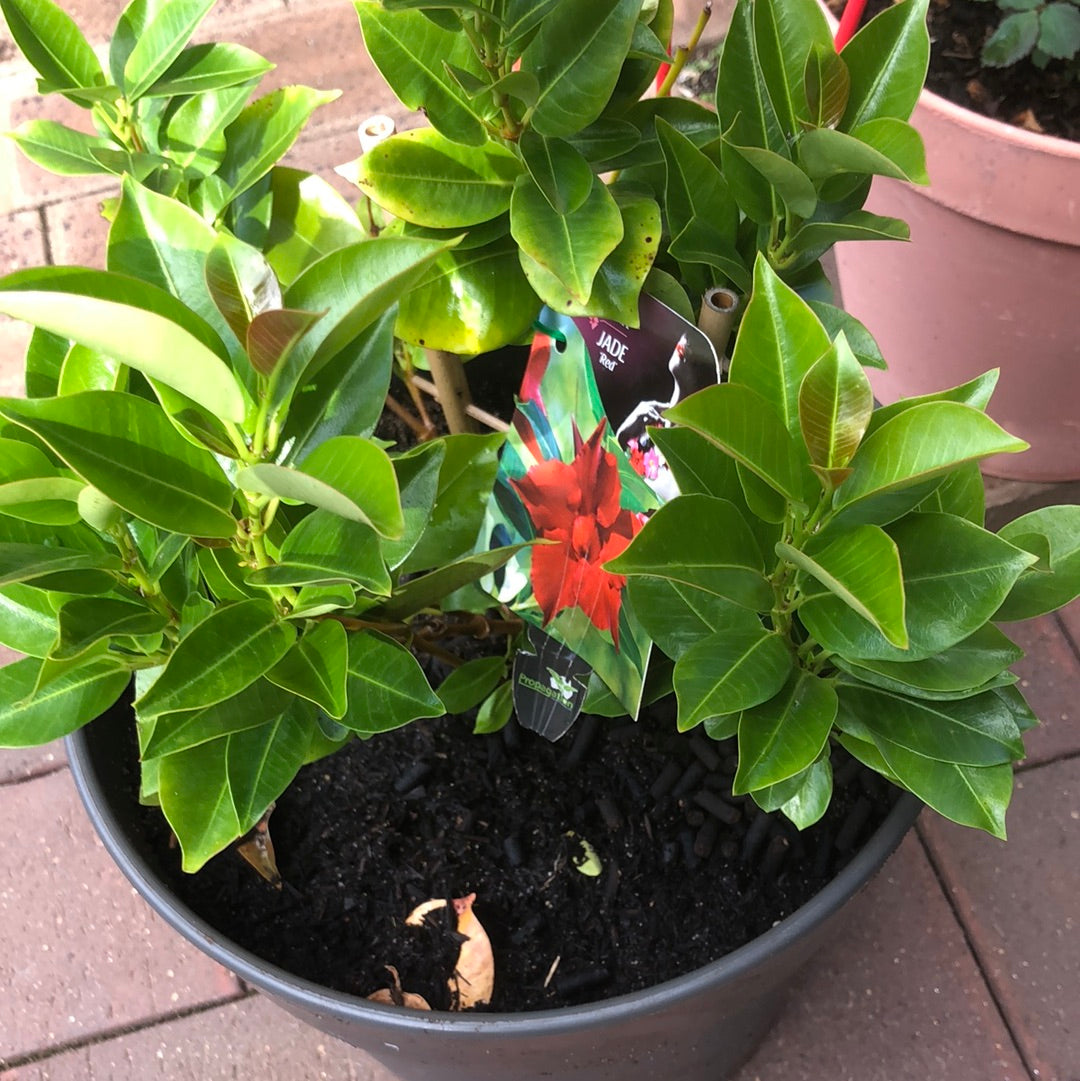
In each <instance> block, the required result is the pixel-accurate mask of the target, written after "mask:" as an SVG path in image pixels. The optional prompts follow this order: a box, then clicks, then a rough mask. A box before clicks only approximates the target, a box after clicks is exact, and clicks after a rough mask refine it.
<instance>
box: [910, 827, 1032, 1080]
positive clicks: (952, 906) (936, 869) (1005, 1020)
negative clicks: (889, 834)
mask: <svg viewBox="0 0 1080 1081" xmlns="http://www.w3.org/2000/svg"><path fill="white" fill-rule="evenodd" d="M915 835H916V836H917V837H918V839H919V844H920V845H921V846H922V850H923V852H924V854H925V855H926V859H927V862H928V863H929V864H930V870H931V871H932V872H933V875H934V878H935V879H936V880H937V884H938V888H939V889H940V890H941V892H942V894H943V895H944V897H945V902H946V904H948V906H949V910H950V911H951V912H952V914H953V919H955V920H956V922H957V925H958V926H959V927H960V933H961V934H962V935H963V936H964V945H965V946H966V947H967V951H968V953H969V954H970V955H971V959H972V961H974V962H975V968H976V969H977V971H978V973H979V977H980V978H981V979H982V981H983V986H984V987H985V988H986V993H987V995H989V997H990V1001H991V1002H992V1003H993V1004H994V1009H995V1010H996V1011H997V1015H998V1017H999V1019H1000V1020H1001V1024H1002V1026H1003V1027H1004V1029H1005V1031H1006V1033H1007V1034H1008V1037H1009V1040H1010V1041H1011V1043H1012V1045H1013V1048H1014V1049H1015V1050H1016V1055H1017V1057H1018V1058H1019V1059H1020V1063H1021V1065H1022V1066H1023V1067H1024V1070H1025V1072H1026V1073H1027V1075H1028V1078H1029V1081H1044V1079H1043V1077H1042V1075H1041V1074H1040V1072H1039V1070H1038V1068H1037V1067H1036V1066H1035V1065H1034V1064H1033V1063H1031V1062H1030V1061H1029V1059H1028V1056H1027V1055H1026V1054H1025V1052H1024V1048H1023V1046H1022V1045H1021V1043H1020V1040H1019V1038H1018V1036H1017V1033H1016V1030H1015V1028H1014V1026H1013V1023H1012V1021H1011V1020H1010V1018H1009V1015H1008V1013H1007V1012H1006V1010H1005V1004H1004V1003H1003V1002H1002V1000H1001V998H1000V996H999V995H998V991H997V987H996V986H995V985H994V981H993V980H992V979H991V977H990V973H989V972H988V971H987V969H986V966H985V965H984V964H983V959H982V956H981V955H980V953H979V950H978V948H977V947H976V945H975V940H974V939H973V938H972V935H971V931H970V929H969V928H968V925H967V922H966V920H965V919H964V915H963V912H962V911H961V908H960V906H959V904H958V903H957V901H956V899H955V897H953V894H952V891H951V890H950V889H949V887H948V884H947V883H946V881H945V875H944V872H943V871H942V869H941V867H940V865H939V864H938V861H937V859H936V857H935V856H934V850H933V847H932V846H931V845H930V844H929V843H928V842H927V840H926V836H925V834H924V832H923V827H922V826H921V825H920V824H919V823H916V824H915Z"/></svg>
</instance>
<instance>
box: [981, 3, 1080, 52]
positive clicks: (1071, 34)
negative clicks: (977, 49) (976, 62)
mask: <svg viewBox="0 0 1080 1081" xmlns="http://www.w3.org/2000/svg"><path fill="white" fill-rule="evenodd" d="M1035 47H1036V48H1037V49H1038V50H1039V51H1040V52H1042V53H1045V54H1046V55H1047V56H1049V57H1051V58H1052V59H1054V60H1071V59H1073V58H1074V57H1075V56H1076V54H1077V53H1078V52H1080V10H1078V9H1077V7H1076V4H1075V3H1072V2H1062V0H1058V2H1057V3H1053V4H1047V5H1046V7H1044V8H1043V9H1042V14H1041V15H1040V16H1039V39H1038V41H1037V42H1036V43H1035ZM983 55H984V56H985V52H984V54H983Z"/></svg>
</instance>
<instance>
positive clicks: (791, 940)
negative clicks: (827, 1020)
mask: <svg viewBox="0 0 1080 1081" xmlns="http://www.w3.org/2000/svg"><path fill="white" fill-rule="evenodd" d="M65 744H66V748H67V753H68V759H69V762H70V766H71V773H72V777H73V778H74V781H75V786H76V788H77V790H78V793H79V796H80V798H81V799H82V802H83V805H84V807H85V808H86V812H87V814H88V816H89V818H90V820H91V822H92V824H93V826H94V828H95V830H96V832H97V833H98V836H99V837H100V838H101V840H102V843H103V844H104V845H105V848H106V850H107V851H108V853H109V855H110V856H111V857H112V858H113V860H114V861H115V862H116V864H117V865H118V866H119V868H120V870H121V871H122V872H123V874H124V875H125V876H126V878H127V879H128V881H129V882H130V883H131V884H132V885H133V886H134V887H135V889H136V890H137V891H138V892H139V894H140V895H141V896H142V897H143V899H144V900H145V901H146V902H147V903H148V904H149V905H150V907H151V908H153V909H154V911H155V912H157V914H158V915H159V916H161V917H162V918H163V919H164V920H165V921H166V923H168V924H169V925H170V926H171V927H172V928H173V930H175V931H177V932H178V933H180V934H181V935H182V936H183V937H184V938H186V939H187V940H188V941H189V942H191V943H192V944H193V945H194V946H196V947H197V948H198V949H199V950H201V951H202V952H204V953H206V954H208V955H209V956H210V957H212V958H213V959H214V960H215V961H217V962H218V963H219V964H221V965H223V966H225V967H226V968H228V969H229V970H230V971H232V972H234V973H235V974H236V975H238V976H239V977H240V978H241V979H243V980H245V981H246V982H248V983H250V984H252V985H253V986H255V987H257V988H259V989H260V990H261V991H265V992H267V993H269V994H270V995H271V996H273V997H276V998H278V999H280V1000H282V1002H284V1003H290V1004H293V1005H296V1006H299V1007H302V1008H303V1009H304V1010H307V1011H315V1012H317V1013H322V1014H326V1015H329V1016H334V1017H348V1018H351V1019H353V1020H360V1019H361V1018H363V1019H365V1020H367V1021H368V1022H370V1023H371V1024H372V1025H373V1026H381V1027H383V1028H384V1030H385V1034H386V1035H388V1036H389V1035H392V1034H394V1033H398V1034H402V1035H406V1034H409V1033H414V1032H429V1033H430V1032H432V1031H438V1032H441V1033H443V1034H445V1035H447V1036H458V1037H466V1036H468V1035H470V1034H475V1035H482V1036H492V1037H493V1036H503V1037H506V1036H512V1037H513V1036H516V1037H538V1036H553V1035H557V1034H559V1033H561V1032H566V1031H571V1030H573V1031H580V1030H581V1029H583V1028H588V1027H592V1026H598V1025H603V1024H606V1023H610V1022H611V1021H614V1020H617V1019H620V1018H624V1017H626V1016H628V1015H634V1014H645V1013H649V1012H651V1011H653V1010H656V1009H659V1008H660V1007H661V1006H663V1007H667V1008H670V1006H671V1003H672V1002H673V1001H674V1002H678V1001H681V1000H685V999H689V998H691V997H692V996H694V995H696V994H697V993H699V992H700V991H701V990H703V989H704V988H706V987H715V986H718V985H723V984H726V983H730V982H732V981H734V980H737V979H739V978H740V977H741V976H743V975H744V974H745V973H747V972H749V971H751V970H753V969H754V968H755V967H756V966H757V965H759V964H760V963H761V962H762V961H763V960H764V959H765V958H767V957H769V956H771V955H772V954H774V953H776V952H779V951H782V950H784V949H786V948H788V947H790V946H793V945H794V944H796V943H797V942H798V941H800V940H801V939H803V938H804V937H806V936H807V935H808V934H810V933H811V932H812V931H813V930H814V928H815V927H817V926H818V925H819V924H820V923H822V922H823V921H824V920H825V919H827V918H828V917H829V916H830V915H831V914H832V913H833V912H835V911H836V910H837V909H838V908H839V907H840V906H841V905H842V904H844V902H846V901H847V900H848V899H849V898H850V897H852V896H853V895H854V894H856V893H857V892H858V891H859V890H860V889H861V888H862V887H863V886H865V885H866V884H867V883H868V882H869V881H870V879H871V878H872V877H873V875H874V874H875V873H876V871H877V870H878V869H879V868H880V867H881V866H882V865H883V864H884V862H885V861H886V860H887V859H888V857H889V856H890V855H891V854H892V852H893V851H894V850H895V849H896V848H897V846H898V845H899V844H900V842H901V840H903V838H904V836H905V834H906V833H907V831H908V829H909V828H910V827H911V826H912V825H913V824H914V822H915V819H916V818H917V817H918V815H919V812H920V811H921V810H922V807H923V804H922V802H921V801H920V800H919V799H918V798H916V797H915V796H913V795H911V794H910V793H906V792H905V793H903V794H902V795H901V797H900V799H899V800H898V801H897V803H896V804H895V806H894V807H893V808H892V810H891V811H890V812H889V814H888V815H887V816H886V818H885V821H884V822H882V824H881V825H880V826H879V827H878V829H877V830H876V831H875V832H874V834H873V835H872V836H871V837H870V839H869V840H868V841H867V842H866V844H864V845H863V847H862V848H861V849H860V850H859V851H858V852H857V853H856V855H855V856H854V857H853V858H852V859H851V861H850V862H849V863H847V864H846V865H845V866H844V868H843V869H842V870H841V871H840V872H839V874H837V876H836V877H835V878H833V879H832V880H831V881H830V882H829V883H828V884H827V885H826V886H825V887H824V888H823V889H822V890H820V891H819V892H818V893H817V894H815V895H814V896H813V897H812V898H811V899H810V900H809V901H807V902H806V904H804V905H802V906H801V907H800V908H798V909H796V910H795V912H793V913H792V914H791V915H790V916H788V917H786V918H785V919H783V920H781V921H780V922H779V923H777V924H775V925H774V926H773V927H771V928H770V929H769V930H768V931H766V932H765V933H764V934H762V935H759V936H758V937H757V938H755V939H752V940H751V941H750V942H748V943H746V945H744V946H740V947H739V948H738V949H736V950H733V951H732V952H731V953H729V954H726V955H725V956H724V957H721V958H720V959H719V960H716V961H712V962H710V963H708V964H706V965H704V966H702V967H701V968H698V969H695V970H694V971H693V972H689V973H686V974H684V975H682V976H677V977H675V978H674V979H671V980H666V981H664V982H663V983H659V984H655V985H654V986H652V987H648V988H645V989H643V990H641V991H634V992H631V993H629V994H624V995H619V996H617V997H614V998H609V999H604V1000H601V1001H599V1002H594V1003H587V1004H585V1005H581V1006H563V1007H557V1008H554V1009H550V1010H534V1011H527V1012H523V1013H485V1014H475V1015H469V1014H450V1013H444V1012H433V1013H430V1014H429V1013H423V1012H419V1011H414V1010H406V1009H401V1008H399V1007H396V1006H389V1005H382V1004H379V1003H373V1002H369V1001H367V1000H366V999H364V998H359V997H357V996H355V995H350V994H347V993H345V992H342V991H334V990H331V989H329V988H326V987H323V986H321V985H319V984H317V983H315V982H313V981H311V980H308V979H305V978H303V977H300V976H295V975H293V974H292V973H290V972H288V971H287V970H285V969H282V968H280V967H279V966H277V965H275V964H272V963H271V962H269V961H265V960H263V959H262V958H260V957H258V956H256V955H255V954H253V953H251V952H250V951H248V950H246V949H244V948H243V947H241V946H239V945H237V944H236V943H234V942H232V940H230V939H228V938H227V937H226V936H224V935H223V934H221V932H220V931H218V930H217V929H215V928H214V927H212V926H211V925H210V924H209V923H207V922H206V921H205V920H204V919H203V918H202V917H201V916H198V915H197V914H196V913H195V912H193V911H192V910H191V909H190V908H188V906H187V905H185V904H184V903H183V902H182V901H180V900H179V899H178V898H177V897H176V896H175V895H174V894H173V893H172V891H171V889H170V887H169V886H168V885H167V884H166V883H165V882H164V881H163V880H162V879H161V878H160V877H159V876H158V874H157V873H156V872H155V871H154V869H153V868H152V867H151V866H150V865H149V864H148V863H147V861H146V860H145V858H144V857H143V856H142V854H141V853H140V852H139V851H138V850H137V848H136V846H135V845H134V844H133V842H132V841H131V839H130V838H129V837H128V835H127V832H126V830H125V828H124V826H123V824H122V822H121V820H120V816H119V815H118V814H117V813H116V811H115V810H114V808H113V807H112V805H111V804H110V801H109V798H108V794H107V792H106V791H105V788H104V786H103V785H102V784H101V781H100V778H99V776H98V774H97V772H96V770H95V768H94V765H93V762H92V760H91V755H90V750H89V736H88V734H87V728H86V727H84V728H82V729H79V730H78V731H76V732H74V733H72V734H71V735H69V736H67V737H66V739H65Z"/></svg>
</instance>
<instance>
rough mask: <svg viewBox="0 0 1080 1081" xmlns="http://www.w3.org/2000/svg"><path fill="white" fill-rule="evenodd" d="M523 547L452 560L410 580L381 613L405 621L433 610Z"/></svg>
mask: <svg viewBox="0 0 1080 1081" xmlns="http://www.w3.org/2000/svg"><path fill="white" fill-rule="evenodd" d="M524 547H525V545H523V544H512V545H507V546H506V547H504V548H492V549H490V550H488V551H486V552H477V553H475V554H474V555H471V556H466V557H465V558H463V559H455V560H454V561H453V562H449V563H446V564H444V565H443V566H441V567H438V568H436V569H435V570H433V571H429V572H428V573H427V574H424V575H421V576H420V577H418V578H413V579H411V580H410V581H409V582H407V583H406V584H405V585H403V586H401V587H400V588H399V589H398V590H396V591H395V592H394V595H393V596H392V597H391V598H390V599H389V600H387V601H384V602H383V603H382V605H381V606H380V611H381V612H382V613H383V615H384V616H385V617H386V618H388V619H398V620H405V619H408V618H409V617H410V616H413V615H415V614H416V613H417V612H419V611H420V610H421V609H423V608H430V607H434V606H435V605H437V604H438V602H439V601H441V600H442V599H443V598H444V597H447V596H449V595H450V594H451V593H454V592H456V591H457V590H459V589H461V588H462V587H463V586H467V585H469V583H470V582H475V581H477V580H478V579H480V578H483V577H484V576H485V575H488V574H491V572H492V571H495V570H498V569H499V567H501V566H503V565H504V564H505V563H506V562H507V561H508V560H510V559H511V558H513V556H515V555H516V554H517V553H518V552H520V551H521V550H522V548H524Z"/></svg>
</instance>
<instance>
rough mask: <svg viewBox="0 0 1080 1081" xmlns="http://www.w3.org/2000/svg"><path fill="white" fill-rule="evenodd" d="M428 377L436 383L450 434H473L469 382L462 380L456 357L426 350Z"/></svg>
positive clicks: (473, 425) (461, 367)
mask: <svg viewBox="0 0 1080 1081" xmlns="http://www.w3.org/2000/svg"><path fill="white" fill-rule="evenodd" d="M424 352H425V354H426V355H427V361H428V367H429V368H430V369H431V377H432V379H433V380H434V381H435V389H436V391H437V394H436V395H435V396H436V398H438V400H439V405H441V406H442V411H443V414H444V415H445V417H446V424H447V427H449V429H450V431H451V432H453V433H455V434H457V433H460V432H475V431H476V424H475V423H474V422H473V419H472V417H470V416H469V413H468V407H469V406H470V405H472V395H471V394H470V393H469V382H468V380H467V379H466V378H465V366H464V365H463V364H462V363H461V357H459V356H458V355H457V353H447V352H444V351H443V350H442V349H425V350H424Z"/></svg>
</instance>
